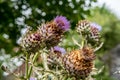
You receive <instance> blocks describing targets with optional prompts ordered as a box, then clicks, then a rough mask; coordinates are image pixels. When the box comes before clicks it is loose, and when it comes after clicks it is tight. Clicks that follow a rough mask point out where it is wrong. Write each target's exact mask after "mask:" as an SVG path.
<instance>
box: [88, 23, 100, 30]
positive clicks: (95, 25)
mask: <svg viewBox="0 0 120 80" xmlns="http://www.w3.org/2000/svg"><path fill="white" fill-rule="evenodd" d="M90 26H92V27H95V28H97V29H98V30H99V31H101V29H102V27H101V26H100V25H98V24H97V23H95V22H92V23H91V24H90Z"/></svg>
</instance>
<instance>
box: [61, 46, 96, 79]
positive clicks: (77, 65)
mask: <svg viewBox="0 0 120 80" xmlns="http://www.w3.org/2000/svg"><path fill="white" fill-rule="evenodd" d="M94 59H95V54H94V52H93V50H92V49H91V48H90V47H84V48H83V49H80V50H73V51H71V52H70V53H69V54H66V55H65V56H64V57H63V64H64V67H65V69H66V70H67V71H68V72H69V73H70V75H71V76H74V77H76V78H79V79H80V78H81V79H84V78H86V77H87V76H89V74H90V73H91V72H92V68H93V66H94V64H93V60H94Z"/></svg>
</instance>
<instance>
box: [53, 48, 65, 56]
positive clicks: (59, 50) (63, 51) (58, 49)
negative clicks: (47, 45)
mask: <svg viewBox="0 0 120 80" xmlns="http://www.w3.org/2000/svg"><path fill="white" fill-rule="evenodd" d="M53 49H54V51H58V52H60V53H62V54H65V53H66V51H65V49H64V48H62V47H59V46H55V47H54V48H53Z"/></svg>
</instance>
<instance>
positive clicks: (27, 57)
mask: <svg viewBox="0 0 120 80" xmlns="http://www.w3.org/2000/svg"><path fill="white" fill-rule="evenodd" d="M28 59H29V56H28V53H26V78H27V80H28Z"/></svg>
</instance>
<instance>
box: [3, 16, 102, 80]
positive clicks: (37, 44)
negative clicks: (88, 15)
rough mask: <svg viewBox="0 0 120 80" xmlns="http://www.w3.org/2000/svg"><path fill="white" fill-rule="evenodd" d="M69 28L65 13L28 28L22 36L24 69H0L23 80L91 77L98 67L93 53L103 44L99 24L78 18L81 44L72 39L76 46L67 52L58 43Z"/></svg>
mask: <svg viewBox="0 0 120 80" xmlns="http://www.w3.org/2000/svg"><path fill="white" fill-rule="evenodd" d="M69 29H70V22H69V21H68V20H67V19H66V17H64V16H57V17H55V18H54V19H53V20H51V21H50V22H47V23H43V24H41V25H40V26H38V29H36V30H35V31H29V30H28V31H27V33H26V34H24V35H23V37H22V39H21V44H20V45H21V47H22V48H23V50H24V54H23V59H24V62H23V64H24V63H25V64H26V66H25V67H24V68H25V70H23V72H22V71H20V72H18V73H15V72H14V71H13V72H12V71H11V70H9V69H8V68H7V66H6V67H5V66H4V65H3V66H2V69H3V70H5V71H6V72H8V73H12V74H13V75H15V76H16V78H18V79H21V80H22V79H24V80H35V79H38V80H41V79H42V80H48V79H51V80H68V79H69V80H81V79H82V80H91V79H92V80H93V79H94V78H93V77H92V75H97V74H99V73H100V72H101V70H100V71H99V70H97V69H96V68H95V64H94V60H95V58H96V55H95V52H96V51H97V50H99V48H101V47H102V44H103V42H102V41H101V35H100V30H101V26H99V25H98V24H96V23H92V22H89V21H87V20H81V21H79V22H78V24H77V25H76V32H77V33H78V35H79V39H80V40H81V41H80V43H79V42H78V41H77V40H76V39H75V38H72V35H71V39H73V42H74V43H75V44H76V46H78V49H72V50H71V51H70V52H68V51H67V50H65V49H64V48H61V47H58V46H57V45H58V44H59V43H60V42H61V41H62V39H63V37H64V33H65V32H66V31H68V30H69Z"/></svg>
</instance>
